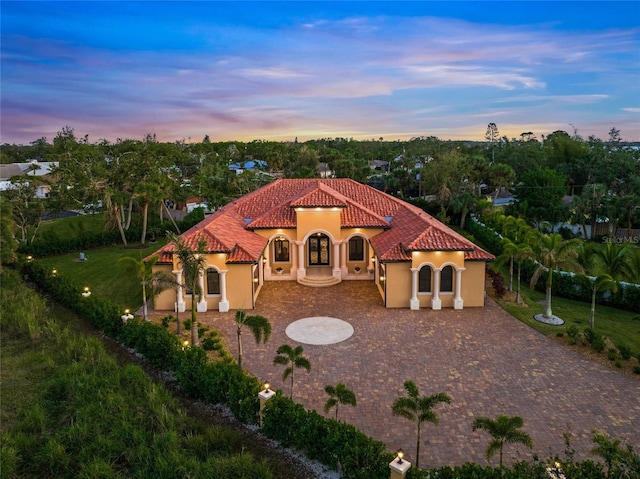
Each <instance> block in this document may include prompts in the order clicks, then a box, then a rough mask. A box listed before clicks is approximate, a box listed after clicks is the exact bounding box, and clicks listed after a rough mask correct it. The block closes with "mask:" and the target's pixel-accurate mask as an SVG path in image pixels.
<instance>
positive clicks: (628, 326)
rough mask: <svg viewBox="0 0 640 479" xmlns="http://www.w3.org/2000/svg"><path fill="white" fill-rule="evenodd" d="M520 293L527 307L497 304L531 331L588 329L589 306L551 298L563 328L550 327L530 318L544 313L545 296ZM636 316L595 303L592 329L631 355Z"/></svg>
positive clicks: (637, 341) (637, 346) (639, 332)
mask: <svg viewBox="0 0 640 479" xmlns="http://www.w3.org/2000/svg"><path fill="white" fill-rule="evenodd" d="M521 293H522V296H523V298H524V300H525V301H526V303H527V305H528V306H529V307H527V308H524V307H520V306H516V305H514V304H513V303H509V302H504V301H499V303H500V305H501V306H502V307H503V308H504V309H505V310H506V311H508V312H509V313H510V314H512V315H513V316H515V317H516V318H518V319H520V320H521V321H522V322H524V323H526V324H528V325H529V326H531V327H532V328H534V329H536V330H537V331H540V332H542V333H544V334H546V335H552V334H553V335H555V334H556V333H557V332H559V331H566V330H567V328H568V327H570V326H572V325H575V326H577V328H578V329H579V330H580V331H582V330H583V329H584V328H588V327H589V316H590V310H591V304H590V303H583V302H581V301H573V300H570V299H565V298H560V297H557V296H552V298H551V308H552V310H553V314H554V315H556V316H558V317H560V318H562V319H563V320H564V322H565V324H564V325H562V326H550V325H547V324H544V323H541V322H539V321H536V320H535V319H533V316H534V315H535V314H538V313H543V312H544V294H543V293H541V292H538V291H532V290H530V289H529V288H526V287H524V286H523V287H522V288H521ZM635 316H637V314H635V313H632V312H630V311H622V310H619V309H614V308H609V307H606V306H602V305H598V304H596V315H595V330H596V332H598V333H600V334H601V335H603V336H606V337H608V338H609V339H611V340H612V341H613V342H614V343H615V344H620V343H623V344H626V345H627V346H629V347H630V348H631V350H632V351H633V354H634V355H638V354H640V321H638V320H633V319H632V318H633V317H635Z"/></svg>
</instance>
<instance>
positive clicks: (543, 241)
mask: <svg viewBox="0 0 640 479" xmlns="http://www.w3.org/2000/svg"><path fill="white" fill-rule="evenodd" d="M533 241H534V244H533V246H532V249H533V252H534V257H535V259H536V260H537V261H538V263H539V264H540V265H539V266H538V268H537V269H536V270H535V272H534V273H533V276H532V277H531V283H530V287H531V289H533V287H534V286H535V284H536V283H537V282H538V279H539V278H540V276H541V275H542V274H543V273H546V278H547V285H546V299H545V307H544V313H543V316H544V317H545V318H547V319H551V318H553V312H552V310H551V288H552V286H553V272H554V271H556V270H558V269H561V270H563V271H575V272H581V271H582V266H580V264H579V263H578V247H579V246H580V240H577V239H570V240H565V239H563V238H562V236H561V235H559V234H558V233H551V234H538V235H536V238H535V240H533Z"/></svg>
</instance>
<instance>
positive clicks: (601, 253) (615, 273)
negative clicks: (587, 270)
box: [592, 243, 631, 281]
mask: <svg viewBox="0 0 640 479" xmlns="http://www.w3.org/2000/svg"><path fill="white" fill-rule="evenodd" d="M630 253H631V250H630V248H629V247H628V246H625V245H621V244H617V243H606V244H605V245H603V246H599V247H597V248H594V249H593V261H592V264H593V267H592V269H593V271H594V272H595V273H599V272H602V273H606V274H608V275H610V276H611V277H612V278H613V279H615V280H617V281H622V280H625V279H628V273H629V262H630V260H631V254H630Z"/></svg>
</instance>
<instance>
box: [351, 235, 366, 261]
mask: <svg viewBox="0 0 640 479" xmlns="http://www.w3.org/2000/svg"><path fill="white" fill-rule="evenodd" d="M349 261H364V240H363V239H362V238H361V237H360V236H354V237H353V238H351V239H350V240H349Z"/></svg>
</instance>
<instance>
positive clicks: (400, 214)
mask: <svg viewBox="0 0 640 479" xmlns="http://www.w3.org/2000/svg"><path fill="white" fill-rule="evenodd" d="M181 238H182V240H183V241H184V242H185V244H187V245H191V246H192V247H195V245H196V244H197V243H198V242H199V240H200V239H204V240H205V242H206V245H207V254H206V262H207V268H206V271H205V272H204V273H203V274H202V276H201V278H200V282H201V288H202V290H203V291H204V292H205V294H204V295H203V297H202V300H201V301H200V302H199V303H198V304H197V309H198V311H207V310H211V309H216V310H219V311H223V312H226V311H228V310H229V309H252V308H254V307H255V304H256V301H257V300H258V298H259V295H260V291H261V287H262V285H263V284H264V283H265V282H266V281H287V280H288V281H297V282H298V283H301V284H303V285H308V286H315V288H310V289H309V294H310V295H317V294H330V293H324V292H323V289H322V288H317V287H319V286H330V285H334V284H337V283H340V282H341V281H351V280H354V281H370V282H372V283H374V284H375V285H376V287H377V289H378V291H379V293H380V296H381V298H382V300H383V302H384V305H385V306H386V307H387V308H411V309H415V310H417V309H421V308H430V309H441V308H455V309H462V308H463V307H468V306H483V305H484V297H485V290H484V285H485V263H486V262H487V261H491V260H493V259H494V257H493V256H492V255H491V254H489V253H487V252H486V251H484V250H483V249H481V248H479V247H478V246H476V245H475V244H474V243H472V242H471V241H469V240H467V239H466V238H464V237H463V236H461V235H460V234H458V233H456V232H455V231H453V230H452V229H450V228H449V227H447V226H446V225H444V224H443V223H441V222H440V221H438V220H436V219H435V218H433V217H432V216H430V215H428V214H427V213H425V212H424V211H422V210H421V209H419V208H417V207H415V206H413V205H410V204H408V203H405V202H403V201H401V200H399V199H398V198H395V197H393V196H390V195H387V194H386V193H383V192H381V191H378V190H376V189H374V188H371V187H369V186H367V185H363V184H361V183H358V182H356V181H354V180H350V179H345V178H339V179H279V180H276V181H274V182H272V183H270V184H268V185H266V186H264V187H262V188H260V189H258V190H256V191H254V192H252V193H249V194H248V195H246V196H243V197H241V198H239V199H237V200H235V201H232V202H231V203H229V204H227V205H226V206H224V207H223V208H221V209H219V210H218V211H216V212H215V213H213V214H212V215H211V216H209V217H208V218H206V219H205V220H203V221H202V222H200V223H199V224H197V225H196V226H194V227H193V228H191V229H189V230H188V231H186V232H185V233H183V234H182V235H181ZM153 255H156V256H158V257H159V260H158V262H157V263H156V265H155V270H163V271H166V272H168V273H172V274H173V275H174V276H175V278H176V280H177V282H178V283H183V279H182V267H181V265H180V263H179V261H178V259H177V257H176V255H174V245H173V244H172V243H170V244H168V245H166V246H164V247H163V248H161V249H159V250H158V251H156V252H155V253H154V254H153ZM153 255H152V256H153ZM190 294H191V293H190V292H189V291H187V290H186V289H185V288H178V290H177V291H175V290H167V291H165V292H163V293H162V294H160V295H159V296H158V297H157V299H156V303H155V308H156V309H158V310H173V309H174V305H177V307H178V309H179V311H184V310H185V308H187V307H189V305H190V301H186V300H185V299H186V298H187V297H190V296H189V295H190Z"/></svg>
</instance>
